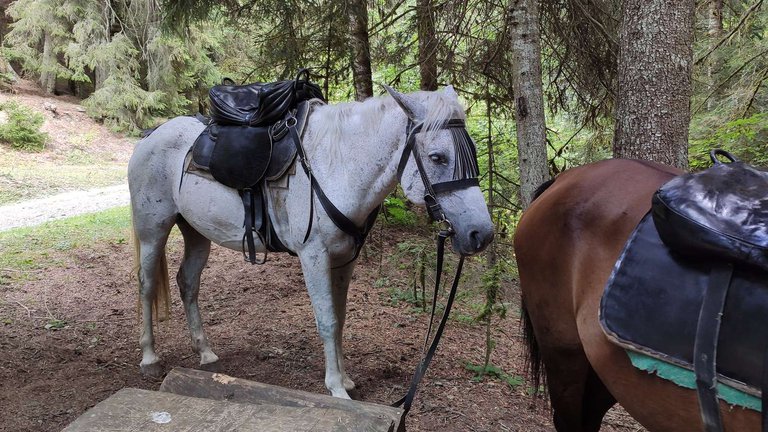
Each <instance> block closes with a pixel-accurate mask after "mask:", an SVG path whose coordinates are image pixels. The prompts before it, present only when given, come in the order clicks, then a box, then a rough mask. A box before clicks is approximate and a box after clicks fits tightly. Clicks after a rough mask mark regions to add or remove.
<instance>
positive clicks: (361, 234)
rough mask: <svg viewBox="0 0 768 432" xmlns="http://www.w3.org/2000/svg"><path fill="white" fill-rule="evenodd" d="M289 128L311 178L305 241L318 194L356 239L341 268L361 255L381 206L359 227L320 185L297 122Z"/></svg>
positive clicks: (330, 214) (335, 219) (337, 222)
mask: <svg viewBox="0 0 768 432" xmlns="http://www.w3.org/2000/svg"><path fill="white" fill-rule="evenodd" d="M287 126H288V130H289V132H290V134H291V140H292V141H293V144H294V145H295V146H296V154H297V155H298V157H299V163H300V164H301V168H302V169H303V170H304V173H305V174H306V175H307V178H309V184H310V190H311V192H310V204H309V223H308V224H307V232H306V234H305V235H304V242H306V241H307V239H309V234H310V232H311V231H312V221H313V219H314V202H315V200H314V195H317V199H318V201H320V205H321V206H323V210H325V213H326V214H327V215H328V217H330V218H331V221H332V222H333V224H334V225H336V227H337V228H339V229H340V230H341V231H343V232H344V233H346V234H347V235H349V236H351V237H352V238H353V239H354V241H355V254H354V256H353V257H352V259H350V260H349V261H347V262H346V263H344V264H342V265H340V266H337V267H334V268H341V267H344V266H346V265H348V264H349V263H351V262H352V261H354V260H356V259H357V257H358V256H359V255H360V250H361V249H362V248H363V245H364V244H365V239H366V238H367V237H368V233H369V232H370V230H371V228H372V227H373V223H374V222H375V221H376V218H377V216H378V215H379V210H380V209H381V206H379V207H376V208H375V209H373V211H372V212H371V213H370V214H368V217H367V218H366V219H365V224H364V225H363V227H362V228H360V227H358V226H357V225H356V224H355V223H354V222H353V221H351V220H350V219H349V218H348V217H347V216H346V215H344V213H342V212H341V211H340V210H339V209H338V208H336V206H335V205H333V203H332V202H331V200H330V199H328V197H327V196H326V195H325V192H323V188H321V187H320V184H318V182H317V180H316V179H315V176H314V174H313V173H312V168H311V166H310V165H309V160H307V156H306V152H305V151H304V146H303V145H301V137H300V136H299V133H298V131H297V130H296V124H295V123H293V124H291V123H287ZM313 194H314V195H313Z"/></svg>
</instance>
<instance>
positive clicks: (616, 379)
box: [515, 159, 760, 432]
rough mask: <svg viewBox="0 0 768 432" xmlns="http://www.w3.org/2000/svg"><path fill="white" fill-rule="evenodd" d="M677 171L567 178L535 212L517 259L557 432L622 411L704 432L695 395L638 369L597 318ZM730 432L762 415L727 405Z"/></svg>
mask: <svg viewBox="0 0 768 432" xmlns="http://www.w3.org/2000/svg"><path fill="white" fill-rule="evenodd" d="M680 173H681V171H679V170H677V169H676V168H673V167H667V166H664V165H659V164H655V163H653V162H646V161H633V160H621V159H612V160H606V161H602V162H597V163H594V164H590V165H585V166H582V167H579V168H575V169H572V170H569V171H566V172H564V173H562V174H561V175H560V176H558V177H557V179H556V180H555V181H554V183H552V185H551V186H550V187H549V188H547V189H546V190H545V191H544V192H543V193H542V194H541V196H539V197H538V198H537V199H536V200H535V201H534V202H533V203H532V205H531V206H530V207H529V209H528V210H527V211H526V213H525V214H524V215H523V217H522V218H521V220H520V224H519V226H518V229H517V232H516V234H515V255H516V258H517V263H518V269H519V273H520V284H521V291H522V296H523V304H524V308H525V313H526V314H527V315H528V317H529V318H530V334H531V335H532V336H533V337H534V338H535V343H536V346H537V347H538V352H539V354H540V356H541V360H542V361H543V368H544V371H545V372H546V375H547V387H548V390H549V395H550V401H551V403H552V407H553V420H554V423H555V427H556V428H557V430H558V431H577V432H578V431H598V430H599V428H600V424H601V422H602V418H603V415H604V414H605V412H606V411H607V410H608V409H609V408H610V407H611V406H612V405H613V404H614V403H615V402H617V401H618V402H619V403H620V404H621V405H622V406H623V407H624V408H625V409H626V410H627V411H628V412H629V413H630V414H631V415H632V416H633V417H634V418H635V419H637V420H638V421H639V422H640V423H641V424H643V426H645V427H646V428H647V429H649V430H651V431H676V432H679V431H697V430H701V420H700V416H699V409H698V402H697V400H696V393H695V391H693V390H687V389H683V388H680V387H677V386H676V385H674V384H672V383H670V382H667V381H665V380H662V379H661V378H658V377H656V376H653V375H649V374H647V373H646V372H643V371H640V370H637V369H635V368H634V367H633V366H632V365H631V363H630V361H629V358H628V356H627V354H626V352H625V351H624V349H623V348H621V347H618V346H617V345H615V344H613V343H611V342H610V341H609V340H608V338H607V337H606V336H605V333H604V332H603V331H602V329H601V327H600V324H599V320H598V310H599V304H600V299H601V297H602V294H603V290H604V287H605V285H606V282H607V281H608V278H609V276H610V274H611V271H612V270H613V266H614V263H615V262H616V260H617V258H618V257H619V255H620V253H621V251H622V249H623V247H624V244H625V243H626V241H627V239H628V238H629V236H630V234H631V233H632V231H633V230H634V229H635V227H636V226H637V224H638V223H639V222H640V220H641V219H642V217H643V216H644V215H645V214H646V213H647V212H648V210H649V209H650V206H651V197H652V195H653V193H654V192H655V191H656V190H657V189H658V188H659V187H660V186H661V185H662V184H663V183H665V182H667V181H668V180H670V179H671V178H673V177H675V176H677V175H679V174H680ZM722 408H723V412H724V419H723V420H724V425H725V430H726V431H749V430H758V429H759V425H760V416H759V415H758V414H757V413H755V412H752V411H748V410H729V409H728V407H727V406H725V405H724V404H723V405H722Z"/></svg>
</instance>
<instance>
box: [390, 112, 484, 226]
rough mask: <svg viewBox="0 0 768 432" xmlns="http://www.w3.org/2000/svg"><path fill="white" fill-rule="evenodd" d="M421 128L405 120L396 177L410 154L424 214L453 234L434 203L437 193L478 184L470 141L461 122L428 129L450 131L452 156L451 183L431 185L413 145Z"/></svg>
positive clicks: (449, 224)
mask: <svg viewBox="0 0 768 432" xmlns="http://www.w3.org/2000/svg"><path fill="white" fill-rule="evenodd" d="M423 126H424V124H423V123H418V124H417V123H414V121H413V120H411V119H408V126H407V127H406V142H405V149H403V154H402V156H400V163H399V164H398V166H397V177H398V179H400V181H402V176H403V171H404V170H405V165H406V164H407V163H408V158H409V157H410V155H411V154H413V159H414V160H415V161H416V166H417V167H418V171H419V175H420V176H421V181H422V183H424V202H425V203H426V205H427V213H428V214H429V217H430V218H432V220H434V221H436V222H438V223H442V224H444V225H445V227H446V230H448V231H449V232H450V233H451V234H453V228H452V225H451V221H449V220H448V218H447V217H446V216H445V212H444V211H443V208H442V207H441V206H440V203H439V202H438V200H437V194H440V193H446V192H452V191H456V190H460V189H466V188H469V187H472V186H479V185H480V183H479V181H478V179H477V177H478V175H479V174H480V170H479V169H478V166H477V150H476V149H475V145H474V143H473V142H472V138H470V136H469V133H467V129H466V126H465V123H464V120H461V119H450V120H447V121H445V122H444V123H443V124H441V125H440V126H439V127H436V128H434V129H430V131H437V130H449V131H451V134H452V135H453V146H454V150H455V155H456V157H455V161H454V169H453V180H449V181H444V182H439V183H432V182H431V181H430V180H429V177H427V173H426V170H425V169H424V162H423V161H422V160H421V158H420V157H419V150H418V146H416V134H418V133H420V132H422V128H423Z"/></svg>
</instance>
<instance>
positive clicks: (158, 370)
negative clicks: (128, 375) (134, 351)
mask: <svg viewBox="0 0 768 432" xmlns="http://www.w3.org/2000/svg"><path fill="white" fill-rule="evenodd" d="M141 374H142V375H144V376H145V377H148V378H162V377H163V374H165V369H164V368H163V365H162V364H161V363H160V362H159V361H157V362H154V363H150V364H142V365H141Z"/></svg>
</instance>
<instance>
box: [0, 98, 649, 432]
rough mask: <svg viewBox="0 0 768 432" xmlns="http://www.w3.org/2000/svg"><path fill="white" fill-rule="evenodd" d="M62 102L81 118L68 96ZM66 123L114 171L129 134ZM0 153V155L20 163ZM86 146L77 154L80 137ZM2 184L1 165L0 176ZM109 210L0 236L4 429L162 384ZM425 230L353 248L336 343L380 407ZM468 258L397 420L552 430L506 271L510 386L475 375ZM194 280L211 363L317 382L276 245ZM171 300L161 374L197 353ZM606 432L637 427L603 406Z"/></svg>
mask: <svg viewBox="0 0 768 432" xmlns="http://www.w3.org/2000/svg"><path fill="white" fill-rule="evenodd" d="M2 97H16V98H19V100H20V101H21V102H22V103H25V104H28V105H30V106H32V107H39V106H41V105H42V103H43V99H51V98H49V97H45V96H42V95H39V94H37V93H36V92H24V91H20V93H19V94H18V95H3V96H2ZM2 97H0V98H2ZM57 103H58V104H59V105H60V106H62V107H70V106H71V108H72V112H73V113H80V111H79V110H78V109H77V107H76V106H75V103H74V102H73V101H71V100H67V99H63V100H62V101H57ZM67 104H69V105H67ZM66 110H67V111H69V108H67V109H66ZM47 120H49V119H48V118H47ZM77 122H78V123H79V127H78V130H90V131H93V132H92V134H93V136H100V137H105V138H104V140H99V143H98V144H97V146H101V147H99V148H100V149H101V150H97V151H96V152H97V153H98V152H100V151H102V150H105V151H106V152H107V153H110V154H113V157H109V158H108V159H109V160H111V161H112V162H110V163H113V162H114V165H115V167H117V168H116V169H121V168H119V167H120V166H121V165H122V167H123V168H122V169H124V164H125V162H126V161H127V159H128V157H129V155H130V152H131V149H132V147H133V141H134V140H131V139H125V138H122V137H119V136H115V135H113V134H112V133H111V132H109V131H106V130H104V129H103V128H102V127H101V126H100V125H98V124H96V123H93V122H92V121H90V120H88V119H87V117H84V118H83V117H79V116H78V118H77ZM71 133H78V132H77V131H76V130H72V131H71ZM109 137H115V140H114V141H110V138H109ZM93 142H94V141H91V143H93ZM77 145H78V144H76V143H75V144H72V142H71V140H69V139H67V138H66V137H62V139H61V140H60V141H57V144H56V145H55V146H50V147H49V149H48V150H46V151H45V152H42V153H37V154H34V155H33V158H35V159H37V160H38V161H39V162H40V164H41V166H44V167H47V166H49V165H48V164H56V163H60V162H61V155H66V154H68V153H69V152H70V151H72V149H73V148H75V146H77ZM2 151H3V152H5V153H4V154H5V157H10V158H22V159H24V158H27V156H25V155H12V156H8V152H9V151H8V150H2ZM81 151H83V152H85V153H86V155H87V154H88V150H87V148H85V147H83V149H82V150H81ZM0 156H2V154H0ZM99 157H101V156H99ZM25 160H26V159H25ZM0 162H2V161H0ZM2 169H3V170H5V169H6V167H4V166H3V167H2ZM43 169H44V168H43ZM7 179H8V176H3V172H2V171H0V182H3V181H6V180H7ZM119 180H120V179H118V181H119ZM13 181H18V179H15V180H13ZM122 181H124V179H123V180H122ZM117 213H118V215H119V217H118V218H117V220H118V221H117V222H114V221H113V222H112V223H114V224H115V225H114V227H112V226H107V229H110V230H112V232H111V234H109V235H108V236H107V237H106V238H102V239H100V240H98V241H88V240H87V239H78V241H75V240H72V241H67V242H64V241H59V240H56V241H55V242H54V246H53V250H54V251H55V256H51V255H49V254H48V253H47V252H46V253H44V254H42V253H41V255H40V256H39V257H35V250H34V249H33V248H35V247H36V245H37V244H39V243H42V242H44V239H43V238H42V237H44V236H47V235H64V234H62V233H61V231H62V230H65V229H67V228H66V227H67V225H63V224H62V222H61V221H60V222H52V223H48V224H46V225H43V226H42V227H41V228H40V229H34V228H32V229H29V228H26V229H21V230H10V231H7V232H5V233H0V255H2V254H3V253H5V252H3V249H5V248H4V242H6V243H5V246H8V249H10V248H11V247H10V245H11V244H12V243H13V244H14V245H17V244H19V242H21V244H27V245H28V249H30V250H27V251H25V252H24V253H26V254H29V256H31V257H33V258H24V259H22V260H21V261H23V262H24V263H25V264H24V265H25V266H26V267H22V268H16V267H14V266H11V265H8V268H5V266H4V265H0V353H2V354H0V407H2V409H1V410H0V431H58V430H61V429H62V428H63V427H64V426H65V425H67V424H68V423H69V422H71V421H72V420H74V419H75V418H76V417H78V416H79V415H81V414H82V413H83V412H85V411H86V410H87V409H88V408H90V407H91V406H93V405H95V404H96V403H98V402H99V401H101V400H103V399H105V398H107V397H108V396H110V395H111V394H112V393H114V392H115V391H117V390H119V389H121V388H124V387H138V388H144V389H152V390H156V389H157V388H158V387H159V385H160V382H159V381H157V380H153V379H148V378H144V377H142V376H141V374H140V372H139V367H138V363H139V360H140V358H141V353H140V350H139V348H138V335H139V330H138V326H139V319H138V316H137V311H136V302H137V297H136V291H137V288H136V280H135V278H133V277H132V270H131V269H132V265H133V263H132V245H130V244H129V242H128V241H126V239H127V238H128V237H129V229H130V228H129V226H130V225H129V221H128V216H127V214H128V210H127V208H122V209H118V210H117ZM89 223H91V224H99V223H101V222H99V221H98V219H97V220H96V221H95V222H94V221H91V222H89ZM86 229H90V230H92V231H98V229H104V227H97V226H93V227H91V226H88V227H87V228H86ZM430 235H431V234H430V231H429V230H426V229H419V228H414V227H408V228H404V227H401V226H394V225H390V224H386V223H379V224H378V225H377V228H375V229H374V231H373V233H372V237H371V241H370V243H369V246H368V247H367V250H366V253H365V254H364V256H363V257H361V259H360V262H359V265H358V267H357V270H356V272H355V277H354V279H353V281H352V284H351V287H350V297H349V305H348V314H347V325H346V328H345V334H344V346H345V361H346V365H347V371H348V372H349V374H350V376H351V377H352V378H353V379H354V380H355V381H356V383H357V386H358V389H357V390H356V397H357V398H359V399H361V400H364V401H369V402H376V403H382V404H387V403H391V402H392V401H394V400H397V399H399V398H400V397H401V396H402V395H403V394H404V393H405V391H406V388H407V384H408V382H409V379H410V375H411V373H412V371H413V368H414V367H415V365H416V363H417V361H418V358H419V355H420V347H421V342H422V339H423V334H424V332H425V331H426V328H427V322H428V315H427V314H426V313H423V312H421V311H420V308H418V307H417V306H415V305H414V304H413V303H411V302H409V301H408V297H409V296H408V293H409V291H410V284H411V281H412V279H413V257H412V256H411V255H408V253H406V252H404V251H405V250H407V249H409V248H410V247H413V246H414V245H419V247H422V246H423V247H426V248H427V250H431V249H430V247H431V245H430V244H431V239H430ZM83 237H84V235H83ZM80 240H81V241H80ZM499 241H504V239H499ZM507 241H508V240H507ZM14 247H16V246H14ZM168 251H169V253H168V256H169V267H170V268H171V269H172V270H171V272H172V273H175V270H173V269H176V268H178V264H179V259H180V255H181V253H182V252H183V245H182V243H181V238H180V236H179V235H178V233H174V234H173V235H172V236H171V239H170V240H169V246H168ZM25 256H26V255H25ZM44 257H46V258H48V259H47V260H45V261H44V260H43V258H44ZM28 261H29V262H28ZM479 267H480V266H479V263H478V260H472V262H471V263H470V266H469V268H468V269H467V270H466V271H465V274H466V277H465V279H464V281H463V283H462V285H461V289H462V293H461V294H460V296H459V300H458V302H457V306H456V309H455V310H454V311H453V313H452V319H451V320H450V321H449V325H448V326H447V329H446V332H445V335H444V337H443V341H442V342H441V346H440V349H439V350H438V353H437V356H436V357H435V359H434V361H433V363H432V365H431V367H430V369H429V371H428V373H427V375H426V377H425V379H424V381H423V383H422V385H421V388H420V391H419V394H418V396H417V399H416V402H415V404H414V407H413V410H412V411H411V414H410V415H409V418H408V423H407V424H408V429H409V430H411V431H457V432H458V431H551V430H553V427H552V422H551V420H550V415H551V413H550V410H549V408H548V404H547V402H546V401H545V400H544V399H542V398H541V397H540V396H532V395H531V393H532V389H531V388H530V386H529V385H528V384H527V382H526V381H525V380H524V379H523V378H522V377H523V376H524V373H525V371H524V364H525V359H524V354H523V343H522V338H521V334H520V329H519V325H518V316H519V306H518V300H517V299H518V288H517V282H516V281H515V279H514V278H512V277H510V278H508V279H507V280H506V282H505V287H504V293H503V295H504V301H505V302H507V303H508V307H509V314H508V316H507V317H506V318H505V319H503V320H499V319H496V320H495V321H494V323H493V325H492V331H491V337H492V339H493V340H494V341H495V343H496V348H495V350H494V351H493V354H492V357H491V362H492V363H493V364H494V365H495V366H497V367H498V368H500V370H502V371H503V372H504V373H505V374H506V377H507V379H506V381H502V380H499V379H488V378H486V379H485V380H483V381H478V380H476V379H474V373H473V372H471V371H470V370H469V369H468V368H467V367H465V366H466V364H467V363H473V364H479V363H482V361H483V356H484V346H485V329H484V327H483V326H482V325H481V324H479V323H477V322H475V321H474V320H473V319H472V317H474V316H475V315H476V314H477V311H478V308H479V307H480V306H481V305H482V303H483V301H484V298H483V294H482V293H481V292H480V291H479V288H478V286H479V285H480V283H479V275H480V273H481V270H482V269H481V268H479ZM428 279H429V278H428ZM202 284H203V285H202V289H201V293H200V305H201V312H202V314H203V318H204V325H205V329H206V331H207V334H208V337H209V338H210V340H211V343H212V346H213V349H214V350H215V351H216V353H217V354H218V355H219V356H220V357H221V359H222V364H223V369H222V372H224V373H227V374H229V375H232V376H236V377H240V378H245V379H251V380H256V381H260V382H264V383H268V384H274V385H279V386H283V387H288V388H294V389H301V390H305V391H312V392H319V393H325V392H326V391H325V388H324V385H323V379H324V364H323V354H322V347H321V343H320V339H319V337H318V335H317V331H316V329H315V324H314V319H313V318H312V309H311V305H310V302H309V298H308V296H307V294H306V290H305V288H304V283H303V278H302V274H301V269H300V265H299V262H298V260H297V259H296V258H294V257H290V256H288V255H277V254H272V255H270V257H269V262H268V263H267V264H265V265H262V266H251V265H248V264H246V263H244V262H243V260H242V258H241V257H240V256H239V254H238V253H235V252H232V251H229V250H226V249H223V248H219V247H216V246H214V247H213V250H212V252H211V257H210V260H209V263H208V265H207V267H206V270H205V272H204V274H203V282H202ZM427 285H429V280H428V281H427ZM172 297H173V304H172V308H171V319H170V320H168V321H165V322H162V323H160V324H159V325H158V327H157V329H156V336H157V348H158V352H159V354H160V355H161V356H162V357H163V358H164V361H165V365H166V368H167V369H170V368H171V367H175V366H184V367H192V368H194V367H196V365H197V362H198V359H197V356H196V355H194V354H193V352H192V350H191V346H190V341H189V335H188V332H187V329H186V320H185V319H184V314H183V309H182V306H181V303H180V300H179V298H178V296H177V295H173V296H172ZM602 430H604V431H638V430H642V428H640V427H639V426H638V425H637V424H636V423H635V422H634V421H632V419H631V418H629V416H627V415H626V413H624V412H623V411H621V410H620V409H614V410H612V411H611V412H610V413H609V415H608V416H607V418H606V421H605V424H604V427H603V429H602Z"/></svg>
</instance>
